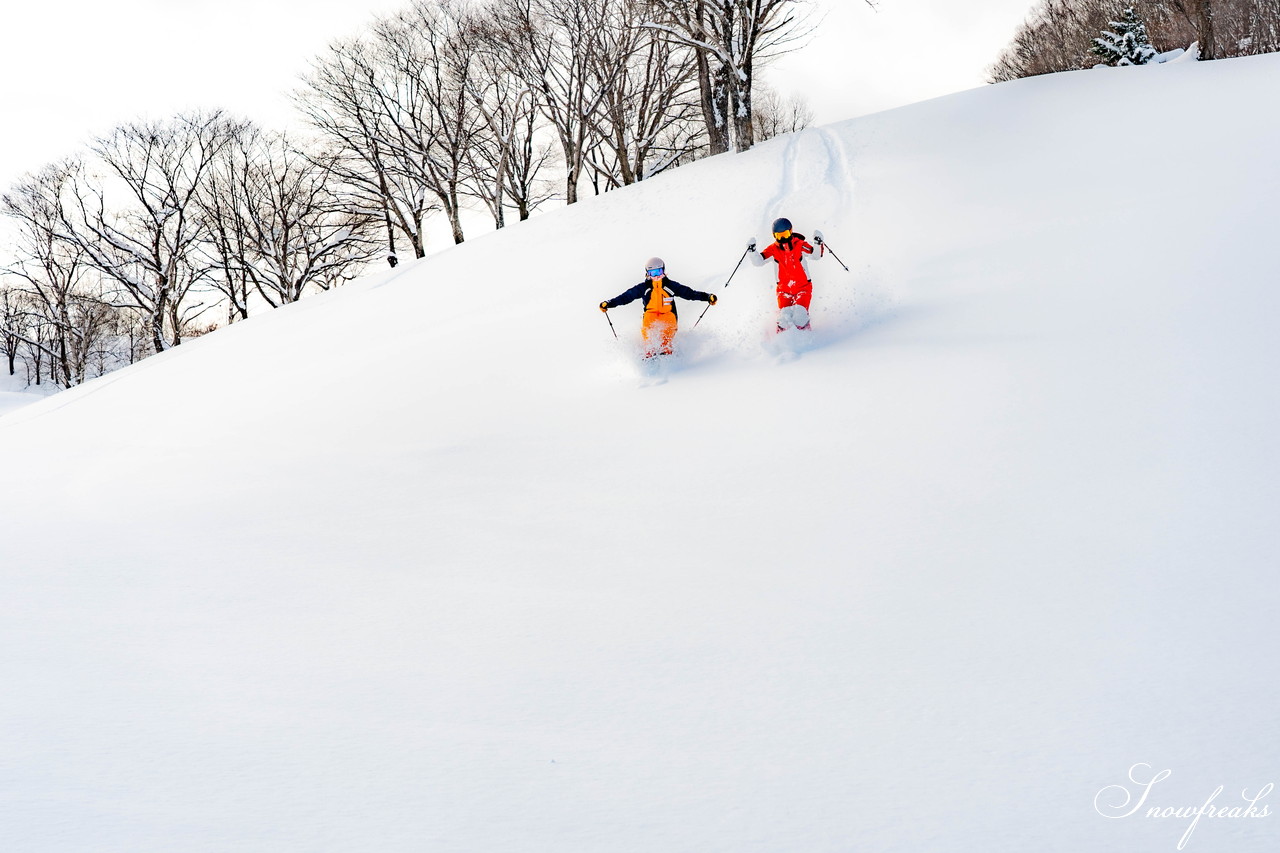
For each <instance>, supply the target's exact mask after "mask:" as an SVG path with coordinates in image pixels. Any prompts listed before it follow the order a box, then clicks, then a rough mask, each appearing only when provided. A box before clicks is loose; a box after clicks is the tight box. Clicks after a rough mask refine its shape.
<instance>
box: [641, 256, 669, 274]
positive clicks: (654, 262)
mask: <svg viewBox="0 0 1280 853" xmlns="http://www.w3.org/2000/svg"><path fill="white" fill-rule="evenodd" d="M653 270H658V275H662V274H663V273H664V272H666V271H667V265H666V264H665V263H664V262H663V260H662V258H650V259H649V260H647V261H645V262H644V271H645V273H646V274H651V273H652V271H653Z"/></svg>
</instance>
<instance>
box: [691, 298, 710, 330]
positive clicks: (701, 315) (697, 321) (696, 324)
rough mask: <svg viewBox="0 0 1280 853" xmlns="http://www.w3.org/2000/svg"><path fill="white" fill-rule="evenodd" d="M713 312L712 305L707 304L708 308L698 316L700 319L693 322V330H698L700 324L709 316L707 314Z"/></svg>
mask: <svg viewBox="0 0 1280 853" xmlns="http://www.w3.org/2000/svg"><path fill="white" fill-rule="evenodd" d="M710 310H711V303H710V302H708V303H707V307H706V308H703V309H702V313H701V314H699V315H698V319H696V320H694V321H693V328H695V329H696V328H698V324H699V323H701V322H702V318H703V317H705V316H707V312H708V311H710Z"/></svg>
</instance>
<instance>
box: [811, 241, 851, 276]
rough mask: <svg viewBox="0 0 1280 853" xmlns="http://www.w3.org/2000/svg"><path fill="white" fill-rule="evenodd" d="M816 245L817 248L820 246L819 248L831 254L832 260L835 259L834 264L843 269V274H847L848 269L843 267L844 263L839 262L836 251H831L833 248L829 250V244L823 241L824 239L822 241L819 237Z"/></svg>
mask: <svg viewBox="0 0 1280 853" xmlns="http://www.w3.org/2000/svg"><path fill="white" fill-rule="evenodd" d="M818 245H819V246H821V247H822V248H823V249H825V250H826V251H828V252H830V253H831V257H833V258H835V259H836V263H838V264H839V265H840V266H842V267H844V271H845V272H848V271H849V268H848V267H845V266H844V261H842V260H840V256H839V255H837V254H836V250H835V249H833V248H831V244H830V243H828V242H827V241H826V240H824V239H822V238H821V237H819V238H818Z"/></svg>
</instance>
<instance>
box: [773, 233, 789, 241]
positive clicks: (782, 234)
mask: <svg viewBox="0 0 1280 853" xmlns="http://www.w3.org/2000/svg"><path fill="white" fill-rule="evenodd" d="M773 236H774V237H777V238H778V239H779V240H785V239H787V238H788V237H790V236H791V232H790V231H774V232H773Z"/></svg>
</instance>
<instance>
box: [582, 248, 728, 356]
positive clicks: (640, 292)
mask: <svg viewBox="0 0 1280 853" xmlns="http://www.w3.org/2000/svg"><path fill="white" fill-rule="evenodd" d="M677 296H678V297H680V298H681V299H688V300H691V301H695V302H710V303H711V304H712V305H715V304H716V297H715V294H714V293H703V292H702V291H701V290H694V289H693V288H691V287H685V286H684V285H683V284H681V283H680V282H678V281H672V280H671V279H669V278H667V270H666V264H665V263H663V261H662V258H650V259H649V262H648V263H647V264H645V279H644V281H642V282H640V283H639V284H637V285H636V286H635V287H631V288H628V289H627V290H625V291H623V292H622V293H620V294H618V295H617V296H615V297H614V298H612V299H607V300H605V301H604V302H601V303H600V310H601V311H608V310H609V309H610V308H617V307H618V306H620V305H626V304H627V303H629V302H635V301H636V300H637V299H640V300H642V301H643V302H644V319H643V320H642V321H641V323H640V336H641V337H642V338H643V339H644V357H645V358H653V357H654V356H657V355H671V352H672V343H673V342H674V340H675V337H676V326H677V324H678V318H677V317H676V297H677Z"/></svg>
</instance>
